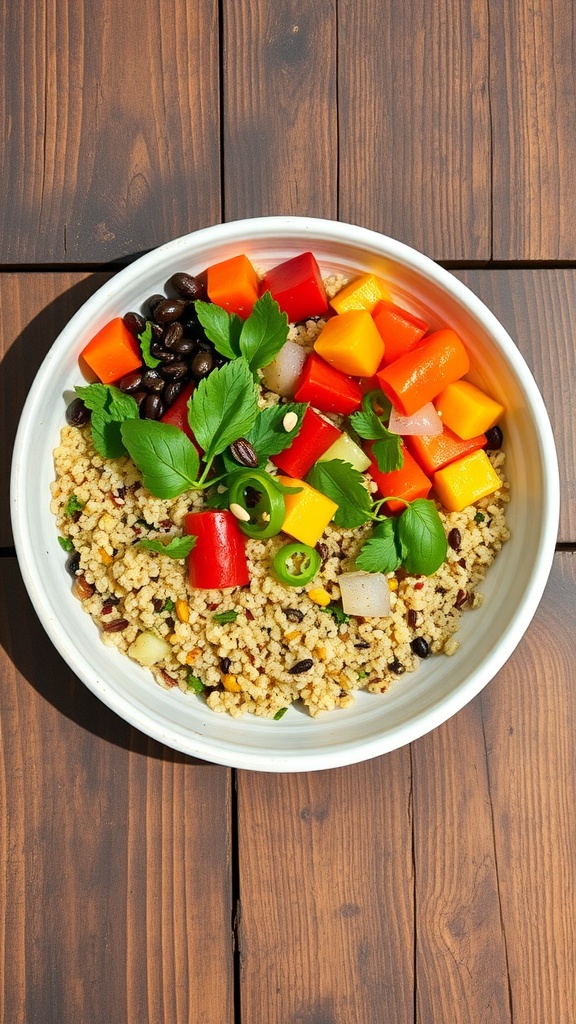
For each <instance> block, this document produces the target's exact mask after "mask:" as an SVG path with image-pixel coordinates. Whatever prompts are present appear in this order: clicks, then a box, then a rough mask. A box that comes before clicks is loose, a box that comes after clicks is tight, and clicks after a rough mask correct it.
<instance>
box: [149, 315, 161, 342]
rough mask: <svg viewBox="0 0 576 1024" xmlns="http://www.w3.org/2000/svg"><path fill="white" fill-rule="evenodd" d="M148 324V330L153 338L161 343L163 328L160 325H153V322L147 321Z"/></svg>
mask: <svg viewBox="0 0 576 1024" xmlns="http://www.w3.org/2000/svg"><path fill="white" fill-rule="evenodd" d="M148 323H149V324H150V329H151V331H152V334H153V335H154V337H155V338H157V339H158V341H162V338H163V337H164V328H163V327H162V326H161V325H160V324H155V323H154V321H153V320H149V321H148Z"/></svg>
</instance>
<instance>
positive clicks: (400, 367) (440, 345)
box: [377, 327, 470, 416]
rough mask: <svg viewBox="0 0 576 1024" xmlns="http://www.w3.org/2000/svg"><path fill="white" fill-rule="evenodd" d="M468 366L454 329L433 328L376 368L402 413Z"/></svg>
mask: <svg viewBox="0 0 576 1024" xmlns="http://www.w3.org/2000/svg"><path fill="white" fill-rule="evenodd" d="M469 369H470V360H469V358H468V353H467V352H466V349H465V348H464V345H463V344H462V342H461V341H460V338H459V337H458V335H457V334H456V333H455V331H452V330H450V328H448V327H446V328H443V329H442V330H440V331H435V332H434V334H430V335H429V336H428V337H427V338H424V340H423V341H421V342H420V344H419V345H418V346H417V348H415V349H413V350H412V351H411V352H407V353H406V355H404V356H400V358H399V359H396V360H395V361H394V362H393V363H390V365H389V366H386V367H384V369H383V370H379V371H378V374H377V377H378V380H379V381H380V387H381V388H382V391H383V392H384V394H385V395H386V396H387V398H389V399H390V401H391V402H392V405H393V406H394V407H395V408H396V409H397V410H398V412H400V413H402V415H403V416H411V415H412V413H414V412H417V411H418V409H421V408H422V406H423V405H426V402H431V401H432V400H433V399H434V398H436V396H437V395H439V394H440V392H441V391H442V390H443V389H444V388H445V387H447V385H448V384H452V382H453V381H455V380H459V379H460V377H463V376H464V374H465V373H468V370H469Z"/></svg>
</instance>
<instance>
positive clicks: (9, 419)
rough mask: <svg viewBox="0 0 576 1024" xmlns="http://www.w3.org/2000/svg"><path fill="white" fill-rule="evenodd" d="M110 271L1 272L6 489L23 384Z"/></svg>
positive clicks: (0, 477)
mask: <svg viewBox="0 0 576 1024" xmlns="http://www.w3.org/2000/svg"><path fill="white" fill-rule="evenodd" d="M109 277H110V275H109V274H82V273H70V274H68V273H29V274H26V273H19V274H0V304H1V308H2V318H1V319H0V434H1V436H2V444H1V445H0V486H1V487H2V492H3V493H4V494H5V495H8V493H9V489H10V487H9V484H10V465H11V460H12V448H13V444H14V438H15V435H16V428H17V426H18V420H19V418H20V413H21V411H22V407H23V405H24V402H25V400H26V395H27V394H28V390H29V388H30V386H31V384H32V382H33V380H34V377H35V376H36V373H37V371H38V369H39V367H40V364H41V362H42V360H43V358H44V356H45V355H46V353H47V351H48V349H49V348H50V346H51V345H52V342H53V341H54V340H55V339H56V338H57V336H58V334H59V333H60V331H61V330H62V328H63V327H64V326H65V325H66V323H67V322H68V320H69V319H70V317H71V316H73V314H74V313H75V312H76V311H77V310H78V309H79V308H80V306H81V305H82V303H83V302H85V301H86V299H88V298H89V297H90V295H93V293H94V292H95V291H96V289H97V288H99V287H100V286H101V285H102V284H104V282H105V281H106V280H108V278H109ZM11 544H12V530H11V527H10V522H9V510H8V502H7V501H6V502H3V504H2V507H1V509H0V547H8V546H9V545H11Z"/></svg>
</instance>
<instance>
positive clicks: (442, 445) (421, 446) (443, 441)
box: [404, 425, 486, 476]
mask: <svg viewBox="0 0 576 1024" xmlns="http://www.w3.org/2000/svg"><path fill="white" fill-rule="evenodd" d="M404 441H405V443H406V446H407V448H408V450H409V451H410V454H411V455H412V456H413V457H414V458H415V459H416V462H417V463H418V465H419V466H420V467H421V469H423V470H424V472H425V473H426V474H427V475H428V476H432V474H433V473H435V472H436V470H438V469H442V467H443V466H447V465H448V463H449V462H454V461H455V460H456V459H461V458H463V456H464V455H470V453H471V452H476V451H478V449H479V448H484V447H485V446H486V435H485V434H478V435H477V436H476V437H471V438H469V439H468V440H467V441H463V440H462V438H460V437H457V436H456V434H454V433H453V432H452V431H451V430H450V428H449V427H447V426H446V425H444V427H443V429H442V433H441V434H435V435H431V434H425V435H423V436H421V437H416V436H411V437H405V438H404Z"/></svg>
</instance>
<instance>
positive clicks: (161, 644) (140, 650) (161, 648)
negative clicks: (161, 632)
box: [128, 633, 172, 668]
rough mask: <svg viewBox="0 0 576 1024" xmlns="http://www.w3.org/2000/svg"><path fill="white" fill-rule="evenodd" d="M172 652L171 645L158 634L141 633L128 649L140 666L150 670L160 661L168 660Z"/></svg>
mask: <svg viewBox="0 0 576 1024" xmlns="http://www.w3.org/2000/svg"><path fill="white" fill-rule="evenodd" d="M171 650H172V648H171V647H170V644H169V643H166V640H163V639H162V637H159V636H157V635H156V633H139V634H138V636H137V637H136V639H135V641H134V643H133V644H131V645H130V647H129V648H128V654H129V655H130V657H131V658H134V661H137V662H139V664H140V665H144V667H145V668H150V666H151V665H157V664H158V662H159V661H162V660H163V659H164V658H167V657H168V655H169V654H170V652H171Z"/></svg>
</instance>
